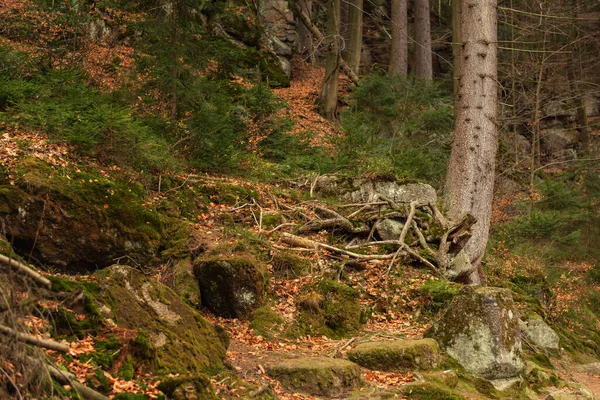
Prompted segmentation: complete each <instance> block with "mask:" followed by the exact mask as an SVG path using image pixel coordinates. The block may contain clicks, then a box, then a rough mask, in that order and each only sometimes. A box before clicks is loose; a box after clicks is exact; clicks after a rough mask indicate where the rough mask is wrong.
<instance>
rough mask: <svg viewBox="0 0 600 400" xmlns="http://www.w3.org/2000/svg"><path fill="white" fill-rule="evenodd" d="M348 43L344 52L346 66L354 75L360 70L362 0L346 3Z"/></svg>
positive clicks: (352, 0) (351, 0)
mask: <svg viewBox="0 0 600 400" xmlns="http://www.w3.org/2000/svg"><path fill="white" fill-rule="evenodd" d="M348 7H349V9H348V26H347V28H346V30H347V33H348V42H347V43H346V52H347V54H348V57H347V58H346V60H347V61H348V66H349V67H350V69H351V70H352V71H354V73H355V74H358V72H359V68H360V55H361V52H362V30H363V0H350V2H349V3H348Z"/></svg>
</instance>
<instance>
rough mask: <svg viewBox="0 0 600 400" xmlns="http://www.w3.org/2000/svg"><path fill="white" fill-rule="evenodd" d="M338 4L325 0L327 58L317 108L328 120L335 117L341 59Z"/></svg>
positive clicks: (338, 1)
mask: <svg viewBox="0 0 600 400" xmlns="http://www.w3.org/2000/svg"><path fill="white" fill-rule="evenodd" d="M340 6H341V0H328V1H327V32H326V36H325V47H326V49H327V58H326V59H325V77H324V78H323V90H322V91H321V96H320V97H319V109H320V112H321V114H322V115H323V116H324V117H325V118H327V119H328V120H330V121H332V120H336V119H337V92H338V80H339V75H340V72H339V70H340V60H341V57H340V39H339V38H340V14H341V13H340V8H341V7H340Z"/></svg>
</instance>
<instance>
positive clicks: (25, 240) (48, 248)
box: [0, 158, 162, 272]
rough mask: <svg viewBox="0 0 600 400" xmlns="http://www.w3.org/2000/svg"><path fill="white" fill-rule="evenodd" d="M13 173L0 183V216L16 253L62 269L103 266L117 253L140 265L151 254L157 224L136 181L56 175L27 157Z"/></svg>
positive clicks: (79, 174) (80, 174) (158, 230)
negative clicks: (12, 179) (10, 180)
mask: <svg viewBox="0 0 600 400" xmlns="http://www.w3.org/2000/svg"><path fill="white" fill-rule="evenodd" d="M17 171H18V173H19V174H21V175H20V178H19V180H18V183H17V185H15V186H12V185H1V186H0V219H2V220H3V221H4V223H5V229H6V234H7V237H8V238H9V239H10V240H11V242H12V243H13V247H14V249H15V251H17V252H18V253H20V254H31V256H32V257H31V258H32V260H34V261H36V262H39V263H43V264H45V265H48V266H52V267H54V268H57V269H58V270H61V271H66V272H84V271H86V270H88V271H89V270H96V269H98V268H104V267H107V266H109V265H111V264H113V263H114V260H115V259H117V258H120V257H121V258H122V257H127V258H128V259H132V260H133V261H134V262H136V263H138V264H140V265H142V264H146V263H147V262H148V261H149V260H150V259H151V258H152V257H153V256H154V255H155V253H156V250H157V249H158V247H159V245H160V241H161V229H162V227H161V223H160V221H159V219H158V216H157V214H156V213H154V212H153V211H151V210H149V209H147V208H145V207H143V206H142V204H143V203H144V200H143V189H141V188H138V187H137V186H136V185H135V184H129V185H126V184H124V183H121V182H117V181H113V180H110V179H107V178H105V177H103V176H102V175H100V174H99V173H95V172H89V173H84V172H75V171H72V172H69V171H67V172H65V173H64V174H59V173H58V172H57V171H55V170H54V169H53V167H51V166H50V165H48V164H46V163H44V162H43V161H40V160H37V159H30V158H26V159H23V160H21V161H20V163H19V164H18V165H17ZM65 175H67V176H68V178H67V177H66V176H65ZM138 189H139V190H138Z"/></svg>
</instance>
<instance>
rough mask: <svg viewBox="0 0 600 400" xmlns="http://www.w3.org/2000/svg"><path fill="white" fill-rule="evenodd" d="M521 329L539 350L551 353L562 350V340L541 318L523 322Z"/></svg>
mask: <svg viewBox="0 0 600 400" xmlns="http://www.w3.org/2000/svg"><path fill="white" fill-rule="evenodd" d="M521 327H522V328H523V331H524V332H525V335H526V336H527V339H528V340H529V341H530V342H531V343H532V344H533V345H534V346H536V347H537V348H539V349H541V350H546V351H550V352H558V351H559V350H560V343H559V341H560V339H559V337H558V334H557V333H556V332H554V330H553V329H552V328H550V326H548V324H547V323H545V322H544V321H543V320H542V319H540V318H530V319H528V320H527V321H524V322H522V324H521Z"/></svg>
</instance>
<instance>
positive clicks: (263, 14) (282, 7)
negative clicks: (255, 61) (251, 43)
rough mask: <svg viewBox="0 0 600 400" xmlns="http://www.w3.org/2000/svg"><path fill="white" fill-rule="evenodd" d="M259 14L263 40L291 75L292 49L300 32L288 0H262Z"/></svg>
mask: <svg viewBox="0 0 600 400" xmlns="http://www.w3.org/2000/svg"><path fill="white" fill-rule="evenodd" d="M258 15H259V19H260V25H261V27H262V28H263V30H264V31H263V35H262V36H263V37H262V41H263V42H264V43H265V44H266V45H267V47H268V48H269V50H271V52H272V53H273V54H275V55H276V56H277V59H278V60H279V63H280V64H281V69H282V70H283V71H284V72H285V74H286V75H287V76H288V78H289V76H290V72H291V66H290V60H291V59H292V49H293V48H294V47H295V46H296V42H297V40H298V34H297V32H296V23H295V21H294V14H293V13H292V11H291V10H290V7H289V4H288V1H287V0H261V1H260V2H259V10H258Z"/></svg>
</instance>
